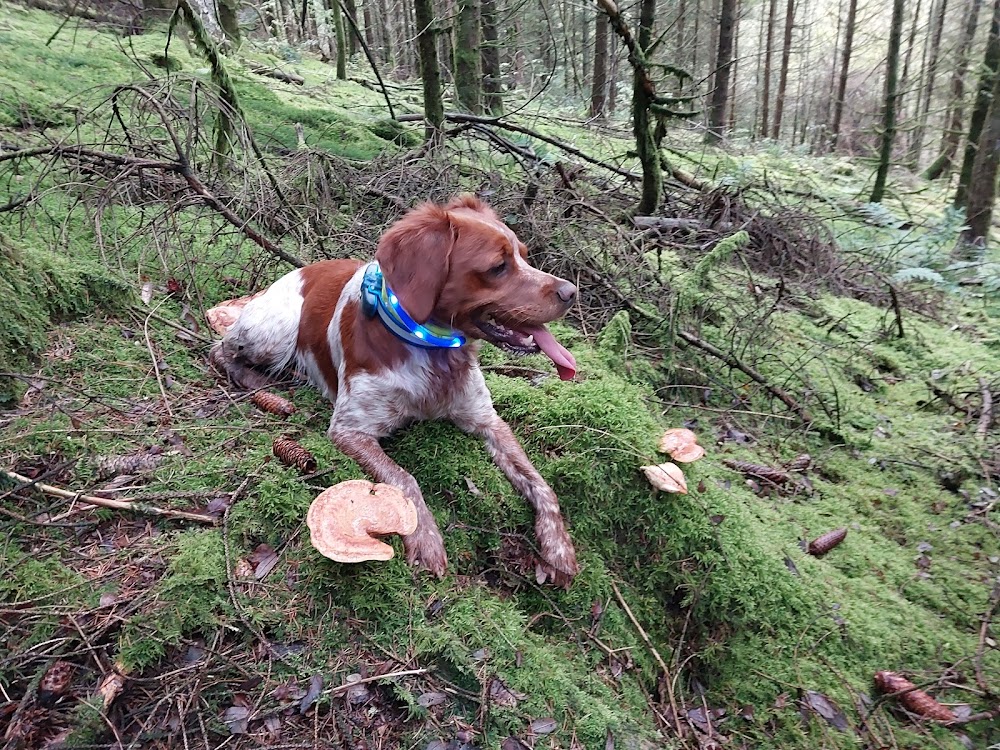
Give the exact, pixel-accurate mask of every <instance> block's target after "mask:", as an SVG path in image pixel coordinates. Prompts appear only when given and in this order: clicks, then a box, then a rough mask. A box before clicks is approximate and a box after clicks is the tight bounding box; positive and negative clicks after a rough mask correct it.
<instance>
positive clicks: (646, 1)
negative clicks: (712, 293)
mask: <svg viewBox="0 0 1000 750" xmlns="http://www.w3.org/2000/svg"><path fill="white" fill-rule="evenodd" d="M655 21H656V0H642V7H641V10H640V12H639V34H638V36H637V41H638V44H639V49H640V50H641V51H642V53H643V55H645V53H646V50H648V49H649V46H650V43H651V42H652V39H653V23H654V22H655ZM643 62H644V61H640V64H639V65H636V66H635V69H634V70H633V71H632V131H633V133H634V134H635V147H636V151H637V153H638V155H639V162H640V163H641V164H642V198H641V199H640V201H639V207H638V209H637V211H638V213H639V214H642V215H649V214H652V213H654V212H655V211H656V209H657V207H658V206H659V205H660V193H661V192H663V171H662V169H661V165H660V150H659V148H658V147H657V144H656V139H655V138H654V136H653V128H652V123H651V122H650V119H651V118H650V116H649V106H650V105H651V104H652V103H653V92H652V91H649V90H647V86H648V85H649V79H648V77H647V76H646V75H644V70H643V68H642V64H643Z"/></svg>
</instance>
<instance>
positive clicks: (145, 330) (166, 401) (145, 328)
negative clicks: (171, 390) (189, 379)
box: [142, 300, 174, 421]
mask: <svg viewBox="0 0 1000 750" xmlns="http://www.w3.org/2000/svg"><path fill="white" fill-rule="evenodd" d="M165 301H166V300H163V301H161V302H160V304H159V305H157V306H156V307H155V308H153V310H152V311H151V312H150V313H149V315H147V316H146V319H145V320H143V321H142V335H143V336H144V337H145V339H146V349H148V350H149V360H150V362H152V363H153V372H154V373H156V384H157V385H158V386H160V395H161V396H163V405H164V406H165V407H167V414H169V415H170V419H171V421H172V420H173V418H174V410H173V409H171V408H170V398H169V397H168V396H167V388H166V386H164V384H163V375H162V374H161V373H160V365H159V363H158V362H157V361H156V352H155V351H153V342H152V340H151V339H150V338H149V319H150V318H151V317H153V314H154V313H155V312H156V311H157V310H159V309H160V307H162V305H163V302H165Z"/></svg>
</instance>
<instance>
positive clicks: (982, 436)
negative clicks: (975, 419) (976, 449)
mask: <svg viewBox="0 0 1000 750" xmlns="http://www.w3.org/2000/svg"><path fill="white" fill-rule="evenodd" d="M979 391H980V393H982V394H983V408H982V409H981V410H980V412H979V424H978V425H977V426H976V438H977V439H979V440H980V441H983V440H986V433H987V432H989V429H990V422H992V421H993V393H992V392H991V391H990V384H989V383H987V382H986V378H979Z"/></svg>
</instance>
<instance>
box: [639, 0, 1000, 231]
mask: <svg viewBox="0 0 1000 750" xmlns="http://www.w3.org/2000/svg"><path fill="white" fill-rule="evenodd" d="M998 1H1000V0H998ZM655 20H656V0H642V6H641V10H640V13H639V34H638V38H637V41H638V44H639V49H640V50H642V51H643V52H644V53H645V51H646V50H648V49H649V46H650V43H651V42H652V38H653V23H654V21H655ZM652 103H653V102H652V98H651V96H650V92H648V91H647V90H646V87H645V79H644V76H643V75H642V72H641V71H640V70H639V69H638V68H637V69H636V70H633V71H632V130H633V132H634V133H635V145H636V151H637V152H638V155H639V162H640V163H641V164H642V199H641V200H640V201H639V207H638V209H636V210H637V212H638V213H639V214H640V215H643V216H649V215H651V214H653V213H655V212H656V209H657V207H658V206H659V205H660V193H661V192H663V171H662V169H661V166H660V150H659V148H658V147H657V144H656V139H655V138H654V137H653V129H652V127H651V123H650V117H649V105H650V104H652Z"/></svg>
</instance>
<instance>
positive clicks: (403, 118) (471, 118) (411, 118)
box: [397, 112, 642, 180]
mask: <svg viewBox="0 0 1000 750" xmlns="http://www.w3.org/2000/svg"><path fill="white" fill-rule="evenodd" d="M397 119H398V120H399V122H421V121H423V119H424V116H423V115H400V117H399V118H397ZM444 119H445V120H447V121H448V122H454V123H473V124H476V125H492V126H493V127H496V128H501V129H502V130H509V131H511V132H512V133H521V134H522V135H527V136H530V137H531V138H537V139H538V140H540V141H542V142H543V143H548V144H549V145H550V146H555V147H556V148H558V149H560V150H562V151H565V152H566V153H567V154H572V155H573V156H576V157H577V158H579V159H582V160H583V161H585V162H587V163H588V164H593V165H595V166H598V167H601V168H602V169H607V170H608V171H609V172H614V173H615V174H617V175H620V176H622V177H624V178H626V179H628V180H641V179H642V176H641V175H638V174H636V173H635V172H630V171H629V170H627V169H622V168H621V167H616V166H615V165H614V164H608V163H607V162H604V161H601V160H600V159H597V158H595V157H593V156H589V155H587V154H585V153H584V152H583V151H581V150H580V149H578V148H576V147H575V146H570V145H569V144H568V143H564V142H562V141H560V140H559V139H557V138H552V137H551V136H547V135H543V134H542V133H539V132H538V131H537V130H531V129H530V128H526V127H523V126H521V125H515V124H513V123H510V122H504V121H503V120H501V119H500V118H499V117H480V116H478V115H467V114H464V113H461V112H446V113H445V116H444Z"/></svg>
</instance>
